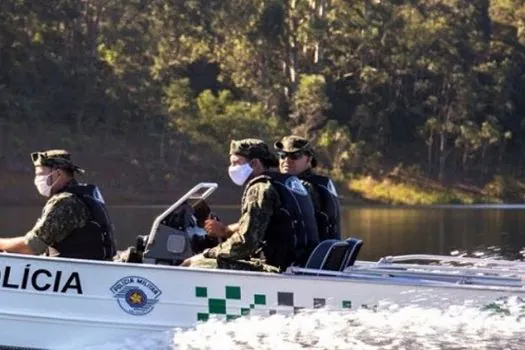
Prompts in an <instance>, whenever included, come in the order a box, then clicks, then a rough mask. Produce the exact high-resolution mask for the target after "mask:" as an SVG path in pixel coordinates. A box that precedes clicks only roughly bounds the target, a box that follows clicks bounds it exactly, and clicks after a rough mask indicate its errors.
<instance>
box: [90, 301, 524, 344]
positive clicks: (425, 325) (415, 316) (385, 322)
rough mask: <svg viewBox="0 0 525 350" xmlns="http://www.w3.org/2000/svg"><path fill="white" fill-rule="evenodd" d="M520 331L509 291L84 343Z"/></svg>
mask: <svg viewBox="0 0 525 350" xmlns="http://www.w3.org/2000/svg"><path fill="white" fill-rule="evenodd" d="M524 330H525V301H524V300H521V299H519V298H515V297H512V298H508V299H503V300H498V301H496V302H494V303H492V304H490V305H487V306H486V307H485V308H484V309H483V310H479V309H474V308H469V307H465V306H454V307H449V308H448V309H445V310H441V309H426V308H419V307H402V308H400V307H397V306H396V305H389V304H384V305H380V306H379V307H378V308H377V309H375V310H369V309H359V310H355V311H352V312H348V311H346V312H335V311H327V310H316V311H308V312H302V313H299V314H297V315H294V316H289V317H287V316H282V315H273V316H269V317H263V318H261V317H245V318H241V319H237V320H235V321H230V322H224V321H219V320H210V321H208V322H206V323H202V324H199V325H198V326H196V327H194V328H192V329H187V330H181V329H175V330H173V331H170V332H165V333H159V334H155V335H142V336H138V337H134V338H130V339H125V340H122V341H121V342H117V343H112V344H104V345H103V346H99V347H93V348H90V350H106V349H118V350H127V349H173V350H175V349H177V350H179V349H180V350H183V349H184V350H190V349H191V350H198V349H199V350H200V349H232V350H237V349H239V350H241V349H243V350H244V349H268V350H269V349H292V350H293V349H363V350H372V349H373V350H376V349H385V350H387V349H406V350H408V349H414V350H416V349H458V350H459V349H522V348H523V343H524V341H525V333H524Z"/></svg>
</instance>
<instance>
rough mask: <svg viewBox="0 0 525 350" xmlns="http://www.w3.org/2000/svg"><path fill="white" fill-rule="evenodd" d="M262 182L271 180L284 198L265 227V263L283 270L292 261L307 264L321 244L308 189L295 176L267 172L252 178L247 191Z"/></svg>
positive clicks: (281, 197)
mask: <svg viewBox="0 0 525 350" xmlns="http://www.w3.org/2000/svg"><path fill="white" fill-rule="evenodd" d="M261 181H270V182H271V184H272V185H273V186H274V188H275V189H276V190H277V192H278V193H279V198H280V201H281V207H280V208H279V210H278V211H276V212H274V213H273V215H272V218H271V219H270V223H269V225H268V228H267V229H266V235H265V244H264V247H263V250H262V252H263V254H264V257H265V259H266V262H267V263H268V264H270V265H273V266H277V267H280V268H281V270H284V269H286V268H287V267H288V266H290V265H292V264H295V265H304V264H305V263H306V260H307V259H308V257H309V255H310V253H311V251H312V250H313V249H314V248H315V247H316V246H317V244H318V243H319V235H318V233H317V223H316V220H315V211H314V207H313V203H312V200H311V198H310V196H309V195H308V191H307V190H306V188H305V187H304V186H303V184H302V183H301V180H299V178H298V177H296V176H292V175H288V174H280V173H278V172H266V173H264V174H263V175H261V176H258V177H256V178H254V179H252V180H251V181H250V182H249V183H248V185H247V186H246V189H245V192H244V193H245V194H246V193H248V189H249V188H250V186H252V185H253V184H254V183H257V182H261ZM243 200H244V196H243Z"/></svg>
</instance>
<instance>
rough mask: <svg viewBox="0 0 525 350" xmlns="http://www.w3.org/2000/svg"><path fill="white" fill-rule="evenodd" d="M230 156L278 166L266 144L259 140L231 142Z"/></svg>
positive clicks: (275, 158)
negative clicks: (255, 159) (262, 161)
mask: <svg viewBox="0 0 525 350" xmlns="http://www.w3.org/2000/svg"><path fill="white" fill-rule="evenodd" d="M230 155H237V156H242V157H246V158H249V159H254V158H257V159H261V160H264V161H266V162H267V163H268V164H269V166H276V164H279V162H278V161H277V157H276V156H275V154H273V153H272V152H271V151H270V148H269V147H268V144H267V143H266V142H264V141H263V140H260V139H242V140H232V142H231V143H230Z"/></svg>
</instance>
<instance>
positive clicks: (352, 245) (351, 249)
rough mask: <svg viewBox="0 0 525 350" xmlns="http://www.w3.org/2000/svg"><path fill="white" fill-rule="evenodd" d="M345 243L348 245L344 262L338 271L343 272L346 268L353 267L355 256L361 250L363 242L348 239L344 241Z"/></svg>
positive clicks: (356, 239)
mask: <svg viewBox="0 0 525 350" xmlns="http://www.w3.org/2000/svg"><path fill="white" fill-rule="evenodd" d="M346 242H347V244H348V248H347V255H346V257H345V260H344V261H343V263H342V264H341V270H340V271H343V270H344V269H346V268H347V267H349V266H353V265H354V263H355V261H356V259H357V255H359V251H360V250H361V247H362V246H363V241H362V240H360V239H359V238H353V237H350V238H348V239H347V240H346Z"/></svg>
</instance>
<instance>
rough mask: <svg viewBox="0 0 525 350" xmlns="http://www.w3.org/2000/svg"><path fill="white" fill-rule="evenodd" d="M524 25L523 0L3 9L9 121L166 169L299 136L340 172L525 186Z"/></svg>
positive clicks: (34, 4) (26, 3)
mask: <svg viewBox="0 0 525 350" xmlns="http://www.w3.org/2000/svg"><path fill="white" fill-rule="evenodd" d="M524 23H525V4H524V3H523V1H518V0H492V1H490V0H470V1H467V0H434V1H408V0H399V1H373V0H362V1H352V0H316V1H312V0H253V1H241V0H232V1H219V0H206V1H204V0H188V1H175V0H154V1H144V0H129V1H124V2H123V1H115V0H82V1H64V0H49V1H47V2H46V3H45V4H44V3H43V2H41V1H40V2H39V1H35V0H7V1H2V2H0V121H1V122H2V123H3V124H13V125H17V124H18V125H32V126H35V125H36V126H37V127H38V128H40V129H45V126H46V125H63V126H66V127H68V128H69V129H70V130H72V131H73V132H74V133H75V135H88V136H91V137H94V138H97V137H102V136H101V135H106V136H104V137H109V136H115V135H124V137H125V136H126V135H130V134H133V135H136V134H141V135H143V137H144V139H146V140H149V141H148V142H149V143H148V145H149V146H148V147H151V148H152V150H154V151H152V152H153V153H154V154H156V155H158V159H160V160H162V161H163V162H168V163H169V162H173V159H174V158H173V157H180V155H179V154H177V152H175V151H172V152H168V151H167V148H169V147H168V146H170V145H173V144H177V142H179V144H182V143H181V142H180V140H182V139H184V140H186V143H187V144H200V145H203V146H202V147H209V148H210V149H211V150H213V151H214V152H216V153H217V154H224V153H225V150H226V149H227V145H228V143H229V141H230V139H232V138H241V137H261V138H265V139H268V141H269V142H272V141H273V140H274V139H276V138H278V137H280V136H282V135H284V134H286V133H288V132H292V131H293V132H296V133H298V134H302V135H304V136H308V137H310V138H311V139H313V140H315V142H317V144H318V147H319V153H320V155H321V157H320V158H321V160H322V161H323V163H324V164H323V165H324V166H325V167H326V168H328V169H332V170H333V171H336V172H338V173H340V174H344V173H345V172H348V171H352V172H359V171H369V170H372V169H371V167H372V166H371V165H372V164H374V166H373V167H381V165H385V164H386V165H388V164H397V163H399V162H403V163H404V164H415V165H420V166H421V168H423V169H424V170H425V171H426V172H427V174H428V175H429V176H434V177H436V178H439V179H445V178H446V177H447V176H457V175H458V174H470V175H480V176H488V175H494V174H495V173H496V172H514V173H515V174H522V173H523V170H524V164H523V162H522V161H521V159H522V158H523V157H522V154H523V153H524V151H525V142H524V141H525V129H524V125H525V124H524V122H523V115H524V113H525V100H524V99H523V97H522V91H524V90H525V79H524V76H525V74H524V73H525V24H524ZM93 135H94V136H93ZM78 139H82V138H81V137H79V138H78ZM177 140H179V141H177ZM10 142H11V143H10V144H9V145H10V146H9V147H14V148H16V147H20V144H19V143H17V141H16V140H14V139H11V141H10ZM72 142H74V141H72ZM79 142H80V141H79ZM174 142H175V143H174ZM130 147H132V146H130ZM4 148H5V147H4ZM183 149H184V147H182V148H181V149H180V150H181V152H182V150H183ZM186 151H187V152H189V151H188V149H186ZM148 157H151V155H148ZM177 159H179V158H177Z"/></svg>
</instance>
